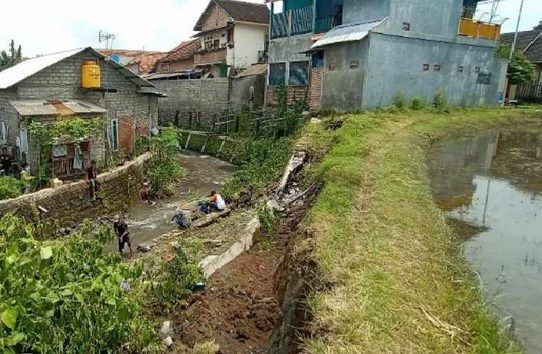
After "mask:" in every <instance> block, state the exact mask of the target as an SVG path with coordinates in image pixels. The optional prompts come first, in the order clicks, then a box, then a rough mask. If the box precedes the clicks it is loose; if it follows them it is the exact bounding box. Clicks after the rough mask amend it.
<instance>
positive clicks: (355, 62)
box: [350, 60, 359, 69]
mask: <svg viewBox="0 0 542 354" xmlns="http://www.w3.org/2000/svg"><path fill="white" fill-rule="evenodd" d="M357 68H359V60H352V61H351V62H350V69H357Z"/></svg>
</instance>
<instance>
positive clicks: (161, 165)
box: [147, 128, 184, 196]
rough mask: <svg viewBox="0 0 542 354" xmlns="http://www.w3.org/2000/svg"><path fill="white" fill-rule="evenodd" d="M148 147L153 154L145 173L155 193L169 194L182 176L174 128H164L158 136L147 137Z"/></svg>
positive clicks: (178, 147) (177, 139) (177, 137)
mask: <svg viewBox="0 0 542 354" xmlns="http://www.w3.org/2000/svg"><path fill="white" fill-rule="evenodd" d="M149 149H150V151H151V152H152V153H153V154H154V156H153V159H152V162H151V165H150V166H149V168H148V170H147V175H148V176H149V178H150V180H151V186H152V192H153V193H154V194H155V195H158V196H160V195H163V194H165V195H170V194H172V193H173V190H172V188H173V187H174V184H175V182H176V181H178V180H179V178H181V177H182V176H183V173H184V170H183V169H182V167H181V165H180V163H179V160H178V155H179V152H180V150H181V147H180V145H179V135H178V132H177V130H176V129H175V128H165V129H163V130H162V131H161V132H160V134H159V135H158V136H154V137H152V138H150V139H149Z"/></svg>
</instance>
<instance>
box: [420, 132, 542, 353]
mask: <svg viewBox="0 0 542 354" xmlns="http://www.w3.org/2000/svg"><path fill="white" fill-rule="evenodd" d="M427 158H428V165H429V175H430V178H431V188H432V191H433V195H434V198H435V200H436V202H437V203H438V205H439V206H440V207H441V209H443V210H444V211H445V212H446V213H447V216H448V217H449V218H450V220H451V224H452V225H453V226H454V227H455V228H456V229H457V230H458V232H459V235H460V236H461V237H462V238H464V240H465V242H464V252H465V255H466V257H467V259H468V260H469V262H470V263H471V264H472V266H473V269H474V270H475V271H477V272H478V273H479V275H480V277H481V281H482V282H483V286H484V289H485V291H486V294H487V298H488V301H489V302H490V303H491V304H492V305H494V308H495V313H496V314H497V315H498V316H499V317H501V318H506V317H508V318H511V319H513V320H512V321H510V320H509V321H508V322H509V323H513V327H514V330H515V333H516V334H517V335H518V336H519V337H520V338H521V339H522V340H523V342H524V344H525V347H526V350H527V353H542V337H541V336H540V333H542V134H541V133H539V132H529V131H514V132H498V131H490V132H486V133H483V134H479V135H476V136H472V137H464V138H461V139H451V140H445V141H441V142H438V143H436V144H434V145H433V146H432V147H431V148H430V150H429V151H428V153H427ZM510 316H511V317H510Z"/></svg>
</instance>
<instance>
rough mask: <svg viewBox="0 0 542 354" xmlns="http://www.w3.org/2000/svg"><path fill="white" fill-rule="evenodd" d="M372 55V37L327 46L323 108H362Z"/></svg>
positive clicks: (348, 109) (345, 109)
mask: <svg viewBox="0 0 542 354" xmlns="http://www.w3.org/2000/svg"><path fill="white" fill-rule="evenodd" d="M368 55H369V40H364V41H360V42H351V43H345V44H337V45H333V46H329V47H327V48H326V50H325V57H324V62H325V74H324V78H323V90H322V99H321V105H322V108H337V109H339V110H343V111H355V110H359V109H361V108H362V103H363V92H364V78H365V76H367V71H368V63H369V59H368ZM333 66H334V67H335V69H334V70H333V69H332V68H333ZM368 89H369V88H368Z"/></svg>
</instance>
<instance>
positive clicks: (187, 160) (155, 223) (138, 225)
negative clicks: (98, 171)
mask: <svg viewBox="0 0 542 354" xmlns="http://www.w3.org/2000/svg"><path fill="white" fill-rule="evenodd" d="M180 160H181V165H182V166H183V168H184V169H185V170H186V173H187V175H186V177H185V178H184V179H183V180H182V181H181V183H180V184H179V186H178V189H177V190H176V191H175V194H174V195H173V196H171V197H169V198H167V199H163V200H159V201H157V202H156V204H154V205H150V204H147V203H136V204H134V205H133V206H132V207H131V208H130V209H129V210H128V219H127V222H128V225H129V228H130V234H131V235H132V243H133V246H134V249H135V247H136V246H137V245H138V244H140V243H143V242H149V241H152V240H153V239H155V238H157V237H159V236H161V235H163V234H165V233H168V232H169V231H171V230H174V229H175V225H174V224H173V223H172V222H171V218H172V217H173V215H174V214H175V210H176V208H178V207H179V206H181V205H182V204H184V203H187V202H190V201H192V200H193V199H194V198H197V197H198V196H203V195H207V194H208V193H210V192H211V190H218V191H219V190H220V188H221V187H222V185H223V184H224V183H225V182H226V181H227V180H228V179H229V178H230V177H231V175H232V174H233V172H234V171H235V166H234V165H232V164H229V163H227V162H224V161H222V160H219V159H216V158H214V157H211V156H207V155H200V154H196V153H192V152H188V151H185V152H183V154H182V155H181V157H180ZM106 249H107V250H109V251H115V250H116V249H117V243H116V241H114V242H113V243H112V244H111V245H109V246H108V247H107V248H106Z"/></svg>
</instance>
